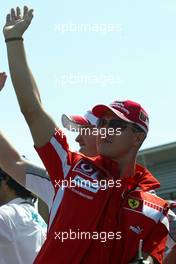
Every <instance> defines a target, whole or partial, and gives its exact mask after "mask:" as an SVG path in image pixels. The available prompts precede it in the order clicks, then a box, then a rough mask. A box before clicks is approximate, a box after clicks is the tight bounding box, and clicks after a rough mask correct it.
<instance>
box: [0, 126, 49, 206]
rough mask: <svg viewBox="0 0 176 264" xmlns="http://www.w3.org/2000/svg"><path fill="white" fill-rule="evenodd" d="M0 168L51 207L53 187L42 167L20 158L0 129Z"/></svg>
mask: <svg viewBox="0 0 176 264" xmlns="http://www.w3.org/2000/svg"><path fill="white" fill-rule="evenodd" d="M0 168H1V169H3V170H4V171H5V172H7V173H8V174H9V175H10V176H11V177H12V178H13V179H14V180H16V181H17V182H18V183H19V184H21V185H22V186H24V187H25V188H26V189H28V190H29V191H31V192H33V193H35V194H36V195H37V196H39V197H40V198H41V199H42V200H43V201H44V202H45V203H46V204H47V205H48V207H49V210H50V208H51V204H52V200H53V196H54V188H53V185H52V184H51V181H50V179H49V176H48V173H47V172H46V170H44V169H43V168H41V167H39V166H37V165H35V164H33V163H31V162H29V161H27V160H26V159H24V158H22V157H21V156H20V154H19V153H18V151H17V150H16V149H15V148H14V147H13V146H12V144H11V143H10V142H9V140H8V139H7V138H6V137H5V136H4V135H3V134H2V132H1V131H0Z"/></svg>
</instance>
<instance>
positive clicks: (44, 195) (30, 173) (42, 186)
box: [25, 164, 54, 211]
mask: <svg viewBox="0 0 176 264" xmlns="http://www.w3.org/2000/svg"><path fill="white" fill-rule="evenodd" d="M25 187H26V189H28V190H29V191H31V192H33V193H34V194H36V195H37V196H39V197H40V198H41V199H42V200H43V201H44V202H45V203H46V204H47V205H48V208H49V211H50V209H51V205H52V202H53V198H54V188H53V185H52V183H51V181H50V179H49V176H48V173H47V172H46V170H44V169H42V168H39V167H37V166H36V165H34V164H28V165H27V168H26V186H25Z"/></svg>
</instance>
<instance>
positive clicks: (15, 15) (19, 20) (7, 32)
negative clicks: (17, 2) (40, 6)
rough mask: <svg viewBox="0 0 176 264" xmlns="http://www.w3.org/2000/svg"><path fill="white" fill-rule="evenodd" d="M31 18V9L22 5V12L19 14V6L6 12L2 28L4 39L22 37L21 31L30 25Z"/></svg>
mask: <svg viewBox="0 0 176 264" xmlns="http://www.w3.org/2000/svg"><path fill="white" fill-rule="evenodd" d="M32 18H33V9H29V8H28V7H27V6H24V9H23V14H21V9H20V8H19V7H17V8H16V9H14V8H12V9H11V12H10V14H7V17H6V24H5V26H4V28H3V33H4V37H5V39H8V38H19V37H22V35H23V33H24V32H25V31H26V29H27V28H28V26H29V25H30V23H31V21H32Z"/></svg>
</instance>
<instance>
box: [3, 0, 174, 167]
mask: <svg viewBox="0 0 176 264" xmlns="http://www.w3.org/2000/svg"><path fill="white" fill-rule="evenodd" d="M18 5H19V6H20V7H23V6H24V5H28V6H29V7H31V8H33V9H34V18H33V21H32V23H31V25H30V27H29V28H28V30H27V31H26V32H25V34H24V44H25V48H26V54H27V58H28V62H29V66H30V68H31V70H32V72H33V75H34V77H35V79H36V81H37V84H38V88H39V91H40V94H41V98H42V103H43V106H44V108H45V109H46V111H47V112H48V113H49V114H50V115H51V116H52V117H53V118H54V120H55V121H56V122H57V123H58V125H59V126H61V123H60V118H61V115H62V113H66V114H84V113H85V112H86V111H87V110H88V109H91V108H92V107H93V106H94V105H96V104H99V103H105V104H109V103H111V102H112V101H114V100H124V99H130V100H134V101H137V102H139V103H140V104H141V105H142V106H143V108H144V109H145V110H146V111H147V112H148V114H149V117H150V131H149V134H148V137H147V139H146V140H145V142H144V144H143V146H142V149H146V148H150V147H154V146H158V145H161V144H166V143H170V142H174V141H175V140H176V139H175V134H176V133H175V132H176V121H174V120H175V114H176V110H175V107H176V106H175V105H176V104H175V101H176V74H175V73H176V27H175V25H176V1H175V0H155V1H153V0H147V1H144V0H133V1H132V0H109V1H100V0H96V1H94V0H89V1H81V0H75V1H69V0H64V1H58V0H57V1H56V0H53V1H47V0H46V1H34V0H31V1H15V0H13V1H12V0H6V1H2V3H1V16H0V27H1V29H3V26H4V23H5V18H6V14H7V13H8V12H9V10H10V8H11V7H16V6H18ZM1 32H2V30H1ZM0 71H1V72H3V71H5V72H6V73H7V75H8V79H7V82H6V86H5V88H4V90H3V91H2V92H1V93H0V96H1V98H0V106H1V111H0V122H1V128H0V129H1V130H2V131H3V132H4V134H5V135H7V137H8V138H9V140H10V141H11V142H12V144H13V145H14V146H15V148H16V149H17V150H18V151H19V152H20V153H21V154H24V155H25V156H26V157H27V158H28V159H30V160H31V161H34V162H35V163H37V164H40V165H41V162H40V160H39V158H38V156H37V154H36V153H35V151H34V148H33V142H32V138H31V135H30V132H29V129H28V127H27V125H26V123H25V120H24V118H23V116H22V114H21V113H20V110H19V107H18V103H17V100H16V97H15V93H14V90H13V86H12V83H11V80H10V75H9V69H8V63H7V54H6V46H5V43H4V37H3V34H2V33H1V34H0ZM64 132H66V131H65V130H64ZM66 134H67V136H68V141H69V143H70V146H71V149H75V150H77V149H78V146H77V144H76V143H75V142H74V138H75V136H76V135H75V134H74V133H73V132H72V133H71V132H66Z"/></svg>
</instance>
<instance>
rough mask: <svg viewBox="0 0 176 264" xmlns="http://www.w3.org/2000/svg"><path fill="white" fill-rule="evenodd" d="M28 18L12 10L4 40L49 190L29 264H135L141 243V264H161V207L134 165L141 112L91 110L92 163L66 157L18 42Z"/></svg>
mask: <svg viewBox="0 0 176 264" xmlns="http://www.w3.org/2000/svg"><path fill="white" fill-rule="evenodd" d="M32 13H33V10H29V9H28V8H27V7H25V8H24V12H23V14H21V10H20V9H19V8H17V9H16V10H14V9H12V10H11V13H10V14H8V15H7V21H6V25H5V27H4V36H5V39H6V43H7V52H8V61H9V67H10V71H11V78H12V81H13V85H14V88H15V92H16V94H17V98H18V101H19V104H20V108H21V111H22V113H23V115H24V117H25V119H26V121H27V123H28V126H29V128H30V130H31V134H32V137H33V140H34V144H35V148H36V150H37V152H38V154H39V155H40V157H41V159H42V161H43V163H44V165H45V167H46V169H47V170H48V172H49V175H50V177H51V181H52V183H53V186H54V189H55V198H54V203H53V206H52V209H51V216H50V226H49V232H48V238H47V240H46V242H45V244H44V246H43V247H42V250H41V251H40V253H39V255H38V257H37V258H36V260H35V262H34V263H35V264H36V263H41V264H43V263H52V264H55V263H75V264H76V263H121V264H127V263H130V262H134V261H135V259H136V256H137V253H138V246H139V242H140V241H141V240H143V247H142V249H143V252H144V257H145V259H147V260H149V263H162V258H163V251H164V248H165V243H166V238H167V234H168V231H167V229H168V219H167V216H166V215H167V210H168V205H167V203H166V202H165V201H164V200H162V199H161V198H159V197H157V196H154V195H153V194H151V193H150V192H149V191H150V190H153V189H155V188H157V187H159V182H158V181H157V180H156V179H155V178H154V177H153V176H152V175H151V174H150V173H149V172H148V171H147V170H146V169H145V168H143V167H141V166H140V165H138V164H136V154H137V152H138V149H139V148H140V146H141V144H142V143H143V141H144V139H145V137H146V135H147V132H148V116H147V114H146V112H145V111H144V109H143V108H142V107H141V106H140V104H138V103H135V102H132V101H129V100H128V101H124V102H119V101H115V102H114V103H113V104H112V105H111V106H109V107H108V106H105V105H98V106H96V107H94V109H93V110H92V111H93V114H94V115H96V116H97V117H98V118H100V120H99V121H100V122H98V130H97V131H98V134H97V148H98V152H99V154H100V155H99V156H97V157H95V158H88V157H86V156H84V155H81V154H79V153H75V152H71V151H70V150H69V146H68V143H67V140H66V137H65V135H64V134H63V133H62V131H60V130H59V129H58V128H57V126H56V124H55V122H54V121H53V120H52V119H51V118H50V116H49V115H48V114H47V113H46V112H45V111H44V110H43V107H42V105H41V102H40V100H39V98H38V95H37V86H36V83H35V82H34V79H33V77H32V74H31V72H30V70H29V67H28V64H27V61H26V56H25V52H24V46H23V39H22V35H23V33H24V31H25V30H26V29H27V27H28V26H29V24H30V22H31V20H32V17H33V14H32ZM19 73H20V74H19ZM97 131H96V130H95V131H94V134H95V133H96V132H97ZM102 132H103V133H102ZM104 132H106V133H104ZM92 133H93V132H92Z"/></svg>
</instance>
